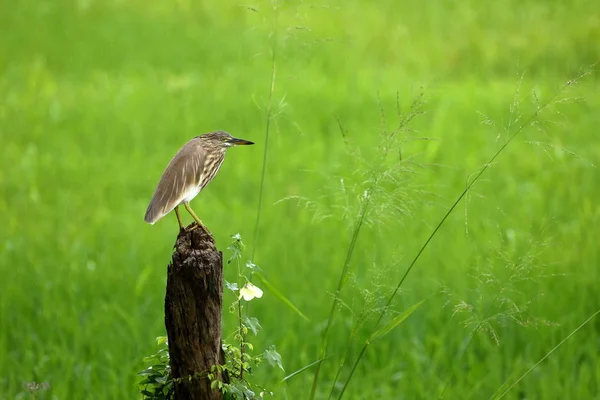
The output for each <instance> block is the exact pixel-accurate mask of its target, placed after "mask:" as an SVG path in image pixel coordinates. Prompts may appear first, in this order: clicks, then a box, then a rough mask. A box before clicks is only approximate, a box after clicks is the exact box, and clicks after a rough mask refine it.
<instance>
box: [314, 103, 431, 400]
mask: <svg viewBox="0 0 600 400" xmlns="http://www.w3.org/2000/svg"><path fill="white" fill-rule="evenodd" d="M422 97H423V93H421V94H420V96H418V98H417V99H416V100H415V101H414V102H413V103H412V105H411V108H410V111H409V112H408V113H407V114H406V115H405V116H402V113H401V111H400V104H399V100H398V99H397V108H398V116H399V117H400V122H399V124H398V127H397V128H396V129H394V130H392V131H391V132H389V133H388V132H386V130H385V127H384V126H382V128H381V129H382V131H381V134H382V142H381V143H382V144H381V145H380V148H379V154H380V157H379V158H378V163H377V164H376V166H375V168H374V169H373V170H372V172H371V173H370V175H369V177H368V181H369V182H370V183H369V185H368V186H367V188H366V190H365V191H364V194H363V196H362V198H361V203H360V209H359V213H358V215H357V216H356V219H355V221H354V223H353V228H352V237H351V239H350V244H349V245H348V250H347V252H346V257H345V259H344V263H343V265H342V270H341V273H340V277H339V279H338V284H337V287H336V290H335V292H334V296H333V301H332V304H331V309H330V310H329V316H328V318H327V324H326V326H325V330H324V331H323V339H322V342H321V350H320V355H319V359H321V360H323V359H325V358H326V357H327V347H328V341H327V336H328V334H329V329H330V327H331V324H332V322H333V318H334V315H335V310H336V308H337V304H338V300H339V297H340V293H341V291H342V289H343V287H344V284H345V283H346V281H347V279H348V274H349V271H350V265H351V261H352V255H353V254H354V249H355V248H356V243H357V241H358V236H359V234H360V232H361V230H362V228H363V226H364V223H365V219H366V217H367V214H368V212H369V210H370V208H371V206H372V198H373V195H374V190H375V189H376V188H377V187H378V185H379V183H380V181H381V179H383V177H384V175H385V173H386V172H387V171H386V168H385V163H386V161H387V158H388V155H389V153H390V151H391V150H392V149H393V147H394V143H395V140H397V137H398V135H399V134H400V133H401V132H402V131H403V130H404V129H405V128H406V126H407V125H408V123H410V122H411V121H412V120H413V119H414V118H415V117H416V116H417V115H419V114H420V105H421V100H422ZM380 111H381V117H382V125H383V123H384V122H385V118H384V111H383V107H382V106H381V104H380ZM340 128H341V125H340ZM342 135H344V131H343V129H342ZM322 365H323V363H319V364H318V365H317V368H316V370H315V375H314V377H313V382H312V387H311V392H310V399H311V400H313V399H314V398H315V395H316V391H317V386H318V381H319V374H320V371H321V366H322ZM342 365H343V364H342ZM340 368H341V367H340ZM334 384H335V382H334Z"/></svg>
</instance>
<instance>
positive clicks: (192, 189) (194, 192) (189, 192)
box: [180, 185, 202, 204]
mask: <svg viewBox="0 0 600 400" xmlns="http://www.w3.org/2000/svg"><path fill="white" fill-rule="evenodd" d="M200 190H202V187H201V186H197V185H190V186H188V188H187V189H186V190H185V193H184V197H183V200H182V201H181V203H180V204H182V203H189V202H190V201H192V199H193V198H194V197H196V196H198V193H200Z"/></svg>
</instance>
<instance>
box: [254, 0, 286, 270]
mask: <svg viewBox="0 0 600 400" xmlns="http://www.w3.org/2000/svg"><path fill="white" fill-rule="evenodd" d="M273 12H274V21H273V32H272V35H271V81H270V83H269V103H268V105H267V124H266V127H265V151H264V152H263V161H262V171H261V174H260V188H259V190H258V208H257V210H256V221H255V222H254V246H252V257H251V260H253V261H254V255H255V253H256V248H257V247H258V234H259V226H260V216H261V213H262V205H263V194H264V187H265V174H266V171H267V156H268V154H269V133H270V132H271V119H272V117H273V93H274V92H275V77H276V73H277V68H276V66H277V26H278V15H279V11H278V8H277V2H276V1H275V2H273Z"/></svg>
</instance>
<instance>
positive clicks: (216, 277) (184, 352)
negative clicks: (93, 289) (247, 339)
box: [165, 224, 228, 400]
mask: <svg viewBox="0 0 600 400" xmlns="http://www.w3.org/2000/svg"><path fill="white" fill-rule="evenodd" d="M193 226H195V224H192V225H190V227H188V228H187V229H186V231H181V232H180V233H179V235H178V236H177V241H176V243H175V252H174V253H173V259H172V262H171V264H169V266H168V271H167V293H166V296H165V326H166V328H167V336H168V340H169V355H170V359H171V372H172V375H173V379H174V382H175V385H174V386H175V399H176V400H200V399H202V400H204V399H209V400H213V399H219V400H221V399H223V396H222V394H221V393H220V392H219V390H218V389H215V390H211V388H210V380H209V379H208V377H207V374H208V373H209V372H210V368H211V367H212V366H214V365H217V364H224V363H225V355H224V353H223V349H222V346H221V311H222V305H223V254H222V253H221V252H220V251H218V250H217V248H216V247H215V242H214V240H213V238H212V237H210V236H209V235H207V234H206V233H205V232H204V231H203V230H202V229H200V228H198V227H196V229H193V230H191V231H190V230H189V229H190V228H191V227H193ZM217 379H222V380H224V381H225V382H227V380H228V379H227V376H220V377H218V378H217Z"/></svg>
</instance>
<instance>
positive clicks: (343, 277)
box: [310, 190, 370, 400]
mask: <svg viewBox="0 0 600 400" xmlns="http://www.w3.org/2000/svg"><path fill="white" fill-rule="evenodd" d="M368 193H370V190H369V192H368ZM369 200H370V196H367V197H366V198H365V202H364V203H363V207H362V209H361V212H360V215H359V218H358V221H357V224H356V226H355V228H354V231H353V232H352V239H351V240H350V246H349V247H348V252H347V253H346V259H345V260H344V267H343V268H342V273H341V274H340V279H339V281H338V286H337V289H336V291H335V294H334V298H333V302H332V304H331V310H329V317H328V318H327V325H326V326H325V331H324V332H323V343H322V345H321V355H320V357H319V358H320V359H325V357H326V356H327V344H328V343H327V334H328V333H329V328H330V326H331V322H332V321H333V315H334V314H335V308H336V305H337V302H338V298H339V295H340V292H341V291H342V288H343V287H344V282H345V281H346V277H347V275H348V270H349V268H350V261H351V260H352V254H353V253H354V248H355V247H356V242H357V240H358V234H359V233H360V230H361V228H362V226H363V223H364V221H365V216H366V214H367V209H368V207H369V203H370V201H369ZM321 365H322V363H319V364H318V365H317V369H316V371H315V375H314V377H313V383H312V388H311V390H310V399H311V400H313V399H314V398H315V394H316V392H317V383H318V380H319V373H320V371H321Z"/></svg>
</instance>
